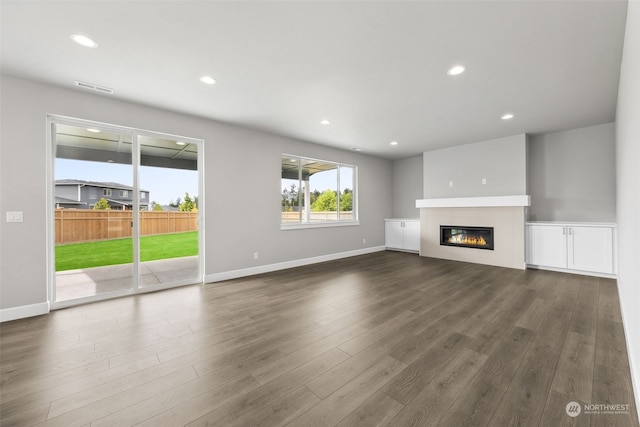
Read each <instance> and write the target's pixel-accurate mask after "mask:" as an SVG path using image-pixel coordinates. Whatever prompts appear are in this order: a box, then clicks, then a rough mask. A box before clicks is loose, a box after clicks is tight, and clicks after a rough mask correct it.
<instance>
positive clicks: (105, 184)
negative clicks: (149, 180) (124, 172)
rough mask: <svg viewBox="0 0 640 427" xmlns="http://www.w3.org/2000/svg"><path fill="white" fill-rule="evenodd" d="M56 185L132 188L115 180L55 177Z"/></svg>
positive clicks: (117, 188)
mask: <svg viewBox="0 0 640 427" xmlns="http://www.w3.org/2000/svg"><path fill="white" fill-rule="evenodd" d="M56 185H87V186H91V187H100V188H113V189H116V190H133V187H131V186H130V185H124V184H119V183H117V182H99V181H85V180H82V179H56ZM140 191H144V192H146V193H148V192H149V190H143V189H141V190H140Z"/></svg>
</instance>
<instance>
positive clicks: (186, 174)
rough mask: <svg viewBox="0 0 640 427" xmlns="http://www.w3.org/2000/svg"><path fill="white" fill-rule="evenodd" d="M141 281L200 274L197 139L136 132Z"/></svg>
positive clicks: (191, 279) (169, 281)
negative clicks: (137, 134)
mask: <svg viewBox="0 0 640 427" xmlns="http://www.w3.org/2000/svg"><path fill="white" fill-rule="evenodd" d="M138 143H139V147H140V170H139V182H140V185H139V188H140V190H139V197H140V203H139V206H140V227H139V230H140V283H139V286H140V287H147V288H148V287H154V286H157V287H162V286H169V285H177V284H182V283H196V282H201V279H199V276H200V273H199V271H200V268H199V265H200V264H199V230H198V225H199V221H198V215H199V214H198V194H199V179H198V144H196V143H192V142H188V141H184V140H178V139H172V138H170V137H157V136H144V135H139V136H138Z"/></svg>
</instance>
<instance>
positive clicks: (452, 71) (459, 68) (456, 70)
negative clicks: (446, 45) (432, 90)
mask: <svg viewBox="0 0 640 427" xmlns="http://www.w3.org/2000/svg"><path fill="white" fill-rule="evenodd" d="M466 69H467V68H466V67H465V66H464V65H454V66H453V67H451V68H449V70H448V71H447V74H449V75H450V76H457V75H459V74H462V73H464V70H466Z"/></svg>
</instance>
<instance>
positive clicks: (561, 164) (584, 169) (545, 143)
mask: <svg viewBox="0 0 640 427" xmlns="http://www.w3.org/2000/svg"><path fill="white" fill-rule="evenodd" d="M528 163H529V192H530V194H531V208H530V209H529V219H531V220H534V221H595V222H615V221H616V182H615V177H616V172H615V126H614V124H613V123H608V124H603V125H598V126H590V127H585V128H581V129H573V130H568V131H564V132H555V133H548V134H543V135H533V136H531V137H530V139H529V156H528Z"/></svg>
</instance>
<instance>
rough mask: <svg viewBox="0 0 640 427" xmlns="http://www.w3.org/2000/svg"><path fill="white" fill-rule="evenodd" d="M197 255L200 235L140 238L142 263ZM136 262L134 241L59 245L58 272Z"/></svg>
mask: <svg viewBox="0 0 640 427" xmlns="http://www.w3.org/2000/svg"><path fill="white" fill-rule="evenodd" d="M192 255H198V232H197V231H189V232H187V233H175V234H158V235H155V236H143V237H141V238H140V258H141V261H153V260H156V259H166V258H178V257H183V256H192ZM130 262H133V247H132V241H131V238H127V239H114V240H100V241H97V242H87V243H70V244H67V245H57V246H56V271H64V270H76V269H80V268H89V267H101V266H104V265H114V264H128V263H130Z"/></svg>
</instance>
